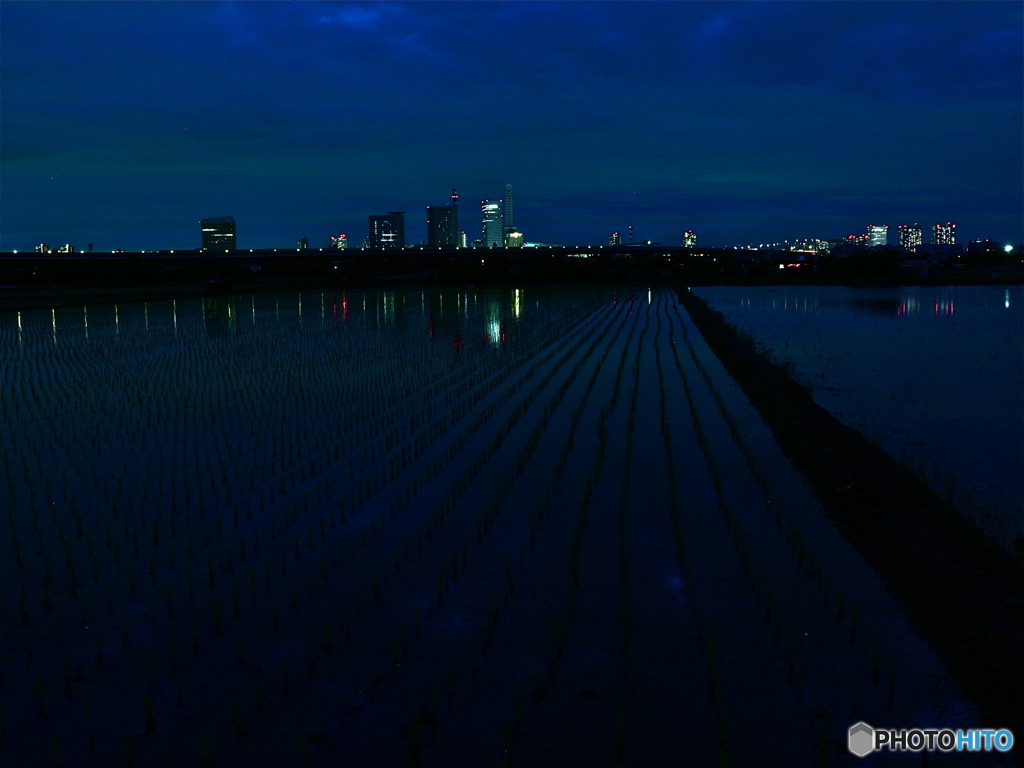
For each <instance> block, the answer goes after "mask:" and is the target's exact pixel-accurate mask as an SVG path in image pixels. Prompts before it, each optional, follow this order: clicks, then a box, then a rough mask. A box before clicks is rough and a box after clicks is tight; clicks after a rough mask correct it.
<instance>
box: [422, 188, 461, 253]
mask: <svg viewBox="0 0 1024 768" xmlns="http://www.w3.org/2000/svg"><path fill="white" fill-rule="evenodd" d="M458 201H459V196H458V195H457V194H455V188H454V187H452V204H451V205H428V206H427V243H428V244H430V245H435V246H447V247H457V246H458V245H459V205H458Z"/></svg>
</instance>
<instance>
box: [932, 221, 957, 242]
mask: <svg viewBox="0 0 1024 768" xmlns="http://www.w3.org/2000/svg"><path fill="white" fill-rule="evenodd" d="M932 245H956V224H954V223H953V222H952V221H947V222H946V223H945V224H936V225H935V226H934V227H932Z"/></svg>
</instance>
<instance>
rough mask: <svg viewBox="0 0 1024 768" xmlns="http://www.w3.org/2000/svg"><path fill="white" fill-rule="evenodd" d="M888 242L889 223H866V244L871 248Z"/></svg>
mask: <svg viewBox="0 0 1024 768" xmlns="http://www.w3.org/2000/svg"><path fill="white" fill-rule="evenodd" d="M888 244H889V225H888V224H881V225H877V224H869V225H868V245H869V246H871V247H872V248H874V247H876V246H881V245H888Z"/></svg>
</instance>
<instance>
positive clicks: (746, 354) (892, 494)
mask: <svg viewBox="0 0 1024 768" xmlns="http://www.w3.org/2000/svg"><path fill="white" fill-rule="evenodd" d="M677 292H678V294H679V300H680V303H681V304H683V306H684V307H685V308H686V310H687V312H689V314H690V317H691V318H692V319H693V322H694V323H695V324H696V326H697V328H698V329H699V330H700V332H701V333H702V334H703V335H704V338H705V339H706V340H707V343H708V345H709V346H710V347H711V349H712V350H713V351H714V353H715V354H716V355H717V356H718V358H719V360H721V362H722V364H723V365H724V366H725V368H726V369H727V370H728V372H729V374H730V375H731V376H732V377H733V378H734V379H735V380H736V381H737V383H738V384H739V385H740V386H741V387H742V388H743V391H744V392H745V393H746V395H747V397H748V398H750V401H751V403H753V404H754V405H755V406H756V407H757V409H758V410H759V411H760V412H761V415H762V416H763V418H764V419H765V421H766V422H767V423H768V425H769V426H770V427H771V429H772V431H773V432H774V434H775V436H776V439H777V440H778V441H779V444H780V445H781V447H782V449H783V451H784V452H785V454H786V455H787V457H789V459H790V460H791V461H793V462H794V464H796V465H797V466H798V467H799V468H800V470H801V471H802V472H803V474H804V476H805V477H806V478H807V480H808V482H809V483H810V484H811V486H812V487H813V488H814V491H815V493H816V494H817V495H818V497H819V498H820V499H821V501H822V503H823V504H824V506H825V507H826V509H827V510H828V512H829V515H830V516H831V517H832V519H833V521H834V522H835V524H836V527H837V528H838V529H839V531H840V532H841V533H842V535H843V536H844V537H845V538H846V539H847V540H849V541H850V542H851V543H852V544H853V545H854V546H855V547H857V549H858V550H859V551H860V552H861V553H862V555H863V556H864V557H865V559H866V560H867V561H868V563H869V564H870V565H871V566H872V567H873V568H874V569H875V570H876V571H877V572H878V573H879V574H880V575H881V576H882V578H883V579H884V580H885V582H886V583H887V584H888V586H889V588H890V589H891V590H892V592H893V593H894V594H895V596H896V597H897V598H898V599H899V600H900V601H901V602H902V603H903V604H904V606H905V607H906V608H907V610H908V611H909V613H910V614H911V616H912V617H913V619H914V620H915V621H916V622H917V624H918V626H919V627H920V628H921V629H922V631H923V632H924V633H925V635H926V637H927V638H928V640H929V642H930V643H931V644H932V646H933V648H934V649H935V650H936V652H937V653H938V654H939V655H940V656H941V657H942V659H943V660H944V662H945V663H946V665H947V667H948V668H949V669H950V671H951V672H952V673H953V675H955V676H956V678H957V679H958V680H959V681H960V684H961V686H962V688H963V691H964V694H965V695H966V696H967V697H968V698H970V699H971V700H973V701H974V702H976V703H977V704H978V706H979V707H980V708H981V715H982V717H981V720H982V724H983V725H984V727H991V728H1010V729H1011V730H1013V731H1014V733H1015V734H1018V735H1020V734H1024V693H1022V692H1024V567H1022V563H1021V562H1020V561H1019V560H1015V559H1014V556H1013V555H1011V554H1009V553H1008V552H1007V551H1006V550H1005V549H1003V548H1002V547H1000V546H999V545H998V544H996V543H995V542H994V541H992V540H991V539H989V538H987V537H986V536H985V535H984V534H982V533H981V532H980V531H979V530H978V529H976V528H975V527H974V526H973V525H971V524H970V523H969V522H967V521H966V520H964V518H963V517H961V516H960V515H959V514H957V513H956V512H955V511H954V510H953V509H952V508H951V507H950V506H949V505H947V504H945V503H944V502H942V501H941V500H940V499H939V498H938V497H937V496H936V495H935V494H934V493H933V492H931V491H930V490H929V489H928V488H926V487H925V486H924V485H923V484H922V483H921V482H920V481H919V480H918V479H916V478H915V477H913V476H912V475H911V474H910V473H909V472H907V470H905V469H904V468H903V467H901V466H900V465H899V463H898V462H896V461H895V460H894V459H892V458H891V457H890V456H889V455H888V454H887V453H885V452H884V451H883V450H882V449H881V448H879V447H878V446H877V445H875V444H873V443H871V442H869V441H868V440H866V439H865V438H864V437H863V436H862V435H861V434H860V433H859V432H857V431H855V430H853V429H850V428H849V427H847V426H845V425H844V424H842V423H841V422H839V421H838V420H836V419H835V418H834V417H833V416H832V415H831V414H829V413H828V412H827V411H826V410H825V409H824V408H822V407H821V406H819V405H817V404H816V403H815V402H814V401H813V399H812V398H811V396H810V394H809V393H808V392H807V390H806V389H804V388H803V387H802V386H800V385H799V384H798V383H796V382H795V381H793V380H792V379H791V378H790V377H789V376H788V375H787V373H786V372H785V371H784V370H783V369H782V368H780V367H779V366H778V365H773V364H772V363H771V362H769V361H768V360H766V359H765V358H764V357H763V356H762V355H760V354H759V353H758V352H757V351H756V349H755V348H754V345H753V343H752V341H751V339H750V338H749V337H747V336H745V335H744V334H742V333H740V332H738V331H737V330H736V329H735V328H733V327H732V326H731V325H730V324H729V323H728V322H727V321H726V320H725V318H724V317H723V316H722V315H721V314H720V313H719V312H716V311H715V310H713V309H711V308H710V307H709V306H708V305H707V304H706V303H705V302H704V301H703V300H702V299H700V298H698V297H697V296H695V295H694V294H693V293H691V292H690V291H689V290H688V289H686V288H677Z"/></svg>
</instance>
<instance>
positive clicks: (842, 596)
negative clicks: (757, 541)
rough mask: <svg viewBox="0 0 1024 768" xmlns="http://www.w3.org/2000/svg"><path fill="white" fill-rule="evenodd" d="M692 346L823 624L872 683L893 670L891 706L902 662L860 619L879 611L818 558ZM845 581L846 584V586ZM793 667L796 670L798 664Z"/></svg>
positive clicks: (813, 674)
mask: <svg viewBox="0 0 1024 768" xmlns="http://www.w3.org/2000/svg"><path fill="white" fill-rule="evenodd" d="M686 345H687V347H688V349H689V352H690V355H691V358H692V360H693V362H694V364H695V365H696V367H697V368H698V370H699V371H700V372H701V375H702V377H703V378H704V379H705V381H706V382H707V383H708V386H709V389H710V390H711V393H712V396H713V397H714V400H715V403H716V405H717V408H718V412H719V413H720V414H721V416H722V418H723V420H724V421H725V423H726V425H727V427H728V431H729V434H730V435H731V437H732V439H733V442H734V443H735V444H736V446H737V448H738V449H739V451H740V453H741V454H742V455H743V458H744V460H745V462H746V465H747V468H748V471H749V472H750V475H751V477H752V478H753V480H754V481H755V483H756V484H757V486H758V487H759V489H760V491H761V494H762V495H763V499H764V506H763V509H764V512H765V513H766V515H767V516H769V517H770V518H771V521H772V524H773V525H772V529H773V530H774V531H775V533H776V535H777V536H778V537H779V538H780V539H784V543H785V547H786V551H787V552H788V554H789V555H790V558H791V560H792V564H793V565H794V566H795V569H796V571H797V572H798V573H799V574H800V575H802V576H803V578H804V581H805V583H807V584H808V585H809V584H811V583H813V587H814V592H815V594H817V595H818V596H819V598H820V608H821V612H822V614H823V620H828V619H829V617H832V616H834V617H835V622H836V625H837V633H838V634H839V635H840V636H844V635H845V636H846V637H847V638H848V640H849V642H850V643H851V644H853V643H856V644H857V645H858V646H859V648H851V651H850V652H851V654H853V655H855V656H856V657H858V658H859V660H860V663H861V664H862V665H864V666H865V667H869V668H870V669H871V680H872V681H873V682H875V683H879V682H880V679H881V677H882V669H883V667H884V668H885V669H887V670H889V675H888V677H889V680H890V683H889V686H888V690H887V691H886V692H885V698H886V701H888V702H891V700H892V698H893V695H894V690H893V687H894V686H893V681H894V679H895V677H896V673H895V667H896V664H897V657H896V656H895V655H892V654H890V652H889V649H888V648H887V647H886V646H887V643H886V640H885V639H884V638H883V636H880V635H879V634H878V633H876V632H871V631H869V632H867V633H865V631H864V628H863V621H862V620H859V617H862V616H865V615H867V616H868V617H869V618H868V621H869V622H871V621H872V619H871V618H870V617H871V616H872V614H873V613H874V614H876V615H877V613H878V612H877V610H876V611H871V610H864V603H863V602H862V601H861V600H858V599H857V597H856V594H855V593H853V592H851V591H850V590H849V589H848V585H849V582H850V579H849V577H845V578H844V575H843V574H841V573H836V569H835V565H834V564H833V566H832V567H831V568H829V567H828V562H827V560H823V559H822V558H821V557H820V556H819V555H818V554H817V553H816V551H815V550H816V547H815V546H814V545H812V544H810V543H809V541H810V539H809V537H808V535H807V534H806V532H805V531H804V530H803V526H802V521H799V520H797V519H796V518H794V516H793V514H792V513H791V512H790V511H789V510H788V509H787V505H785V504H784V503H783V501H782V498H781V497H782V493H780V491H779V490H778V489H777V488H775V487H774V485H773V483H772V481H771V479H770V475H771V473H770V472H769V471H767V470H766V469H764V468H763V467H762V457H761V456H762V454H759V453H757V452H755V450H754V449H753V448H752V447H751V446H750V445H749V443H748V440H747V438H746V437H745V436H744V435H743V433H742V431H741V430H740V429H739V427H738V425H737V423H736V421H735V419H734V418H733V417H732V415H731V414H730V413H729V411H728V410H727V407H726V404H725V402H724V399H723V397H722V395H721V393H720V392H718V390H717V389H715V388H713V386H712V384H711V377H710V373H709V372H708V370H707V368H706V366H705V365H704V363H703V362H702V361H701V360H700V358H699V357H698V355H697V352H696V350H695V348H694V346H693V344H692V342H691V341H690V340H689V339H688V338H687V339H686ZM759 530H760V531H765V532H766V531H767V530H768V529H767V526H761V527H760V529H759ZM759 549H763V547H759ZM829 571H831V575H832V578H833V579H834V581H836V582H840V585H838V586H836V585H834V584H830V580H829V575H830V574H829ZM843 582H845V585H844V584H843ZM844 590H847V591H844ZM756 596H757V598H758V600H760V598H761V595H760V590H759V589H757V590H756ZM801 615H804V616H805V615H806V613H805V612H802V613H801ZM791 648H792V643H789V645H788V646H787V654H788V655H791V654H792V650H791ZM790 665H791V666H792V665H793V662H792V660H791V661H790ZM808 676H809V677H810V678H812V679H814V678H816V677H819V674H818V673H817V672H813V671H812V672H811V673H809V675H808Z"/></svg>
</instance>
